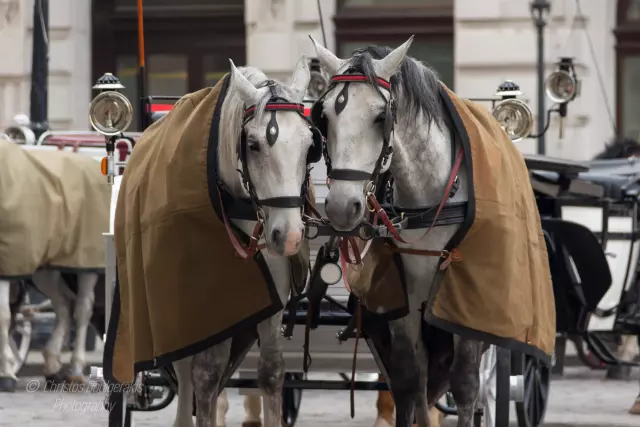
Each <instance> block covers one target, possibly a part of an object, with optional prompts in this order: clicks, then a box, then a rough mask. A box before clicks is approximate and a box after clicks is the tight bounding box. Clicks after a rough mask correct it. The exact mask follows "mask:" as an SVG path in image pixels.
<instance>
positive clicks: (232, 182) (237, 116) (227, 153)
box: [218, 67, 292, 194]
mask: <svg viewBox="0 0 640 427" xmlns="http://www.w3.org/2000/svg"><path fill="white" fill-rule="evenodd" d="M238 71H240V73H241V74H242V75H243V76H244V77H245V78H246V79H247V80H249V82H250V83H251V84H252V85H254V86H255V87H257V88H260V87H264V86H266V84H267V82H268V81H269V80H270V79H269V78H268V77H267V76H266V75H265V74H264V73H263V72H262V71H260V70H259V69H257V68H254V67H238ZM274 81H275V83H276V85H275V92H276V96H280V97H282V98H285V99H291V98H292V93H291V91H290V90H289V88H287V87H286V86H284V85H283V84H282V83H281V82H279V81H276V80H274ZM261 92H262V94H261V96H260V99H258V101H257V102H256V110H255V113H254V120H257V121H258V123H260V122H261V121H262V115H263V114H264V109H265V106H266V105H267V102H269V99H271V92H270V91H261ZM227 93H228V95H227V97H226V98H225V100H224V102H223V104H222V107H221V112H220V131H219V145H218V169H219V171H220V179H226V180H228V181H229V182H226V181H225V184H226V185H227V186H229V188H230V189H232V190H233V191H235V192H237V194H244V193H245V190H244V187H243V186H242V182H241V179H240V175H239V174H238V172H237V169H238V158H239V153H238V141H239V140H240V133H241V127H242V119H243V114H244V110H245V108H247V107H249V106H248V105H245V104H244V101H243V100H242V99H241V98H240V97H239V96H238V94H237V89H236V87H235V84H234V82H233V81H232V82H231V84H230V85H229V89H228V91H227ZM232 177H236V179H232Z"/></svg>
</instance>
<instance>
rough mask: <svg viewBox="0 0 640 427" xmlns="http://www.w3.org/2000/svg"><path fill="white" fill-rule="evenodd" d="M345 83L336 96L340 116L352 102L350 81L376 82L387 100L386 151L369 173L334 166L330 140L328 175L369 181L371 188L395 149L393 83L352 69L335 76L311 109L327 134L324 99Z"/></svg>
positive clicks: (336, 109) (382, 152) (327, 163)
mask: <svg viewBox="0 0 640 427" xmlns="http://www.w3.org/2000/svg"><path fill="white" fill-rule="evenodd" d="M339 83H344V87H343V88H342V90H341V91H340V93H339V94H338V97H337V98H336V101H335V104H334V109H335V112H336V115H338V114H340V113H341V112H342V111H343V110H344V108H345V107H346V105H347V102H348V101H349V84H350V83H371V84H373V85H374V87H375V89H376V92H377V93H378V94H379V95H380V96H381V97H382V99H384V101H385V103H386V105H385V111H384V123H383V126H384V131H383V139H382V150H381V151H380V155H379V156H378V160H377V161H376V165H375V167H374V169H373V172H371V173H370V172H366V171H362V170H356V169H334V168H332V166H331V157H330V156H329V150H328V148H327V144H326V140H325V143H324V145H323V154H324V159H325V160H324V161H325V164H326V166H327V177H328V179H331V180H334V179H335V180H343V181H366V182H367V183H368V184H367V186H368V187H371V186H374V185H375V183H376V182H377V181H378V178H379V175H380V171H381V170H382V168H383V166H384V165H386V163H387V162H388V161H389V157H390V156H391V153H392V152H393V148H392V147H391V134H392V132H393V129H394V124H395V123H396V102H395V100H394V98H393V93H392V91H391V83H390V82H389V81H387V80H385V79H383V78H380V77H376V78H375V79H370V78H369V77H367V76H366V75H364V74H361V73H356V72H354V70H353V69H352V68H349V69H347V71H346V72H345V73H344V74H337V75H335V76H333V77H332V78H331V82H330V84H329V87H328V88H327V90H326V91H325V92H324V94H322V96H321V97H320V98H319V99H318V100H317V101H316V102H315V103H314V105H313V107H312V109H311V121H312V123H313V124H314V125H315V126H316V127H317V128H318V129H319V131H320V133H321V134H322V135H323V136H324V137H325V138H326V137H327V119H326V118H325V117H324V113H323V108H324V105H323V104H324V98H325V97H326V96H327V94H328V93H329V92H330V91H332V90H333V89H334V88H335V87H336V85H338V84H339ZM381 89H385V90H386V91H387V92H389V99H387V98H385V96H384V94H383V93H382V90H381Z"/></svg>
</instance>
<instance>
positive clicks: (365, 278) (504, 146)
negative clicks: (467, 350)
mask: <svg viewBox="0 0 640 427" xmlns="http://www.w3.org/2000/svg"><path fill="white" fill-rule="evenodd" d="M441 97H442V99H443V102H444V105H445V106H446V107H447V110H448V111H449V113H450V115H451V118H452V120H453V123H454V124H455V128H456V129H455V130H456V133H457V134H458V135H457V137H458V138H459V140H460V141H461V143H462V146H463V147H464V150H465V158H464V163H465V165H466V167H467V168H468V169H467V172H468V175H467V176H471V177H473V179H472V180H470V185H469V195H470V196H469V199H470V200H469V203H468V207H467V214H466V220H465V223H463V224H462V225H461V228H460V231H459V232H458V233H457V234H456V235H455V236H454V237H453V239H452V241H451V242H449V245H448V247H447V249H449V250H450V249H452V248H455V247H457V248H458V250H459V251H460V253H461V255H462V261H459V262H452V263H451V264H450V265H449V266H448V267H447V268H446V270H444V271H441V272H439V273H438V274H437V275H436V277H435V279H434V281H433V286H432V292H431V296H430V298H429V301H428V303H427V306H426V310H425V319H426V320H427V322H428V323H430V324H432V325H434V326H436V327H438V328H441V329H444V330H445V331H448V332H451V333H455V334H458V335H462V336H468V337H470V338H475V339H479V340H482V341H484V342H488V343H492V344H496V345H500V346H503V347H507V348H511V349H512V350H517V351H521V352H524V353H527V354H531V355H533V356H536V357H540V358H541V359H543V360H546V361H550V356H551V354H552V353H553V349H554V343H555V332H556V327H555V302H554V296H553V288H552V283H551V273H550V270H549V262H548V256H547V248H546V244H545V241H544V237H543V234H542V228H541V223H540V216H539V213H538V208H537V205H536V201H535V197H534V194H533V190H532V188H531V184H530V182H529V173H528V170H527V167H526V165H525V163H524V159H523V157H522V154H521V153H520V151H519V150H518V148H517V147H516V146H515V145H514V143H513V142H512V141H511V140H510V139H509V137H508V136H507V134H506V133H505V132H504V130H503V129H502V127H501V126H500V124H499V123H498V122H497V121H496V120H495V119H494V118H493V116H492V115H491V113H490V112H489V111H488V110H487V109H486V108H485V107H484V106H482V105H479V104H475V103H473V102H470V101H467V100H462V99H460V98H458V97H457V96H456V95H455V94H454V93H453V92H451V91H450V90H449V89H447V88H444V87H443V90H442V92H441ZM390 243H392V242H390ZM433 249H440V248H433ZM394 257H395V258H397V257H398V255H397V254H395V255H394V254H392V253H391V252H390V251H389V250H385V248H384V244H383V243H382V242H380V243H378V244H375V245H374V246H372V248H371V250H370V251H369V253H368V254H367V256H366V257H365V260H364V269H363V270H362V272H360V273H358V272H357V271H356V270H355V269H354V268H353V267H350V271H349V272H348V274H349V275H348V278H349V279H350V282H351V286H352V289H354V290H355V289H367V288H369V291H368V292H365V293H364V295H361V300H362V301H363V303H364V304H365V305H366V306H367V308H368V309H369V310H370V311H372V312H374V313H385V312H390V311H397V310H401V309H402V308H403V307H405V306H406V304H405V302H404V301H405V300H406V292H405V290H404V285H403V283H402V281H401V280H400V275H399V274H398V272H397V271H393V270H397V269H396V268H395V265H394V263H393V262H391V260H392V259H394ZM392 267H393V268H392ZM367 282H368V283H370V287H369V284H368V283H367ZM390 288H391V289H393V290H394V291H395V292H393V293H392V292H391V291H390V290H389V289H390ZM383 290H384V291H383ZM390 294H393V295H394V297H393V298H389V295H390Z"/></svg>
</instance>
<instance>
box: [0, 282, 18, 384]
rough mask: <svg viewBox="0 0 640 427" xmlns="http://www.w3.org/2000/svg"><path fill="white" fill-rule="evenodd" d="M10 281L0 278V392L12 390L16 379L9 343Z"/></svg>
mask: <svg viewBox="0 0 640 427" xmlns="http://www.w3.org/2000/svg"><path fill="white" fill-rule="evenodd" d="M10 287H11V282H9V281H8V280H0V392H3V391H4V392H14V391H15V389H16V382H17V381H18V379H17V378H16V376H15V373H14V355H13V351H12V350H11V346H10V344H9V340H10V339H11V338H10V337H9V329H10V328H11V307H10V305H9V298H10Z"/></svg>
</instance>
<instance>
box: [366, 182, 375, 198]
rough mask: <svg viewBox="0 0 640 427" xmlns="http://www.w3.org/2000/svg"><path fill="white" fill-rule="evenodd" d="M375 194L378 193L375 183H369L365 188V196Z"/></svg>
mask: <svg viewBox="0 0 640 427" xmlns="http://www.w3.org/2000/svg"><path fill="white" fill-rule="evenodd" d="M375 192H376V185H375V184H374V183H373V181H369V182H368V183H367V185H365V186H364V194H365V196H366V195H368V194H369V193H371V194H373V193H375Z"/></svg>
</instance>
